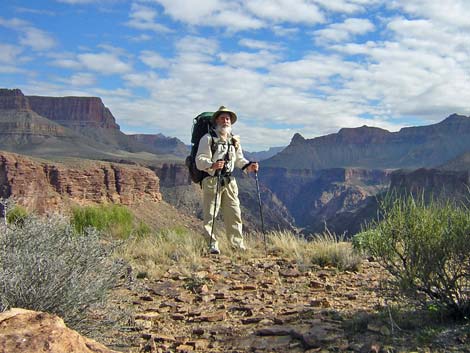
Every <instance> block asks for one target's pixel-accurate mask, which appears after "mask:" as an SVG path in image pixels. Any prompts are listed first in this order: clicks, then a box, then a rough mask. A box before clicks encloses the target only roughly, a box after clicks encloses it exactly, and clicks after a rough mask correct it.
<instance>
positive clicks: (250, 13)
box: [154, 0, 324, 31]
mask: <svg viewBox="0 0 470 353" xmlns="http://www.w3.org/2000/svg"><path fill="white" fill-rule="evenodd" d="M154 1H155V2H157V3H159V4H160V5H162V6H163V8H164V9H165V10H164V11H165V14H167V15H169V16H171V17H172V18H173V19H175V20H177V21H181V22H183V23H186V24H189V25H199V26H208V27H223V28H227V29H228V30H230V31H240V30H249V29H259V28H265V27H268V26H269V27H271V26H272V24H273V23H282V22H290V23H308V24H314V23H319V22H323V21H324V16H323V14H322V13H321V12H320V11H319V10H318V8H317V6H316V5H315V4H312V3H311V2H310V1H308V0H250V1H233V0H201V1H198V3H197V6H194V2H193V1H192V0H154Z"/></svg>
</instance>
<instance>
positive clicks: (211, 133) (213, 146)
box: [209, 129, 217, 154]
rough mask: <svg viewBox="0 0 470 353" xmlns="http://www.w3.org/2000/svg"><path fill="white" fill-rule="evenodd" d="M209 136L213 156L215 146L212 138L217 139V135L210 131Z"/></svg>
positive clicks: (212, 130)
mask: <svg viewBox="0 0 470 353" xmlns="http://www.w3.org/2000/svg"><path fill="white" fill-rule="evenodd" d="M209 135H210V136H211V152H212V154H214V152H215V150H216V149H217V146H216V144H215V142H214V137H217V134H216V133H215V131H214V129H210V130H209Z"/></svg>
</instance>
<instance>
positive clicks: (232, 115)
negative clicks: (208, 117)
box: [212, 105, 237, 125]
mask: <svg viewBox="0 0 470 353" xmlns="http://www.w3.org/2000/svg"><path fill="white" fill-rule="evenodd" d="M222 113H228V114H230V122H231V123H232V125H233V124H235V122H236V121H237V114H235V113H234V112H232V111H231V110H228V109H227V108H226V107H224V106H223V105H222V106H220V108H219V109H217V111H216V112H215V113H214V114H212V123H213V124H215V119H217V117H218V116H219V115H220V114H222Z"/></svg>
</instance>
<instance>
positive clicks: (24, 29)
mask: <svg viewBox="0 0 470 353" xmlns="http://www.w3.org/2000/svg"><path fill="white" fill-rule="evenodd" d="M0 26H4V27H6V28H8V29H13V30H15V31H17V32H18V33H19V42H20V44H22V45H24V46H28V47H31V48H32V49H33V50H36V51H43V50H48V49H51V48H53V47H54V46H55V45H56V41H55V39H54V38H53V37H52V36H51V35H50V34H49V33H47V32H45V31H43V30H40V29H38V28H36V27H33V26H32V25H31V24H29V23H28V22H26V21H23V20H21V19H18V18H12V19H8V20H6V19H4V18H2V17H0Z"/></svg>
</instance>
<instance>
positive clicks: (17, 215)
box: [6, 205, 28, 224]
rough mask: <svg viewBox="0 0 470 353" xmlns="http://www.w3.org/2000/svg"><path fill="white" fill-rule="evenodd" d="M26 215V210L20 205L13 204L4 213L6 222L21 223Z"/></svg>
mask: <svg viewBox="0 0 470 353" xmlns="http://www.w3.org/2000/svg"><path fill="white" fill-rule="evenodd" d="M26 217H28V211H27V210H26V208H24V207H22V206H18V205H15V206H13V208H12V209H10V210H8V211H7V213H6V219H7V223H8V224H21V223H23V222H24V220H25V219H26Z"/></svg>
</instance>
